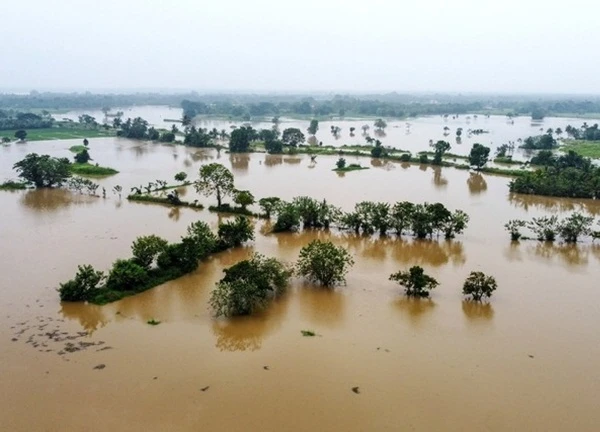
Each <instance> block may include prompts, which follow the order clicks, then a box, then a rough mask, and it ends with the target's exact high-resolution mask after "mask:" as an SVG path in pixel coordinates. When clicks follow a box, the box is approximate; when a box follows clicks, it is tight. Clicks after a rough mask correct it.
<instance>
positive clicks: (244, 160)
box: [229, 153, 250, 171]
mask: <svg viewBox="0 0 600 432" xmlns="http://www.w3.org/2000/svg"><path fill="white" fill-rule="evenodd" d="M229 162H231V169H232V170H237V171H247V170H248V166H249V164H250V155H249V154H247V153H230V154H229Z"/></svg>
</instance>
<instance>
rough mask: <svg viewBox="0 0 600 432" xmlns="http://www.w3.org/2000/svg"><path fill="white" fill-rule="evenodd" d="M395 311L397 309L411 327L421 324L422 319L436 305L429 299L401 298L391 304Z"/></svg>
mask: <svg viewBox="0 0 600 432" xmlns="http://www.w3.org/2000/svg"><path fill="white" fill-rule="evenodd" d="M392 305H393V306H394V308H395V309H398V310H399V311H400V312H401V313H402V316H403V317H406V318H407V319H408V322H409V323H410V324H411V325H413V326H418V325H420V324H421V322H422V320H423V318H424V317H426V316H427V315H429V314H430V313H431V312H432V311H433V309H434V308H435V306H436V304H435V302H434V301H433V300H431V299H430V298H418V297H416V298H415V297H407V296H402V297H400V298H399V299H397V300H394V301H393V302H392Z"/></svg>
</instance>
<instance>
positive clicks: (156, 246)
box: [131, 234, 169, 269]
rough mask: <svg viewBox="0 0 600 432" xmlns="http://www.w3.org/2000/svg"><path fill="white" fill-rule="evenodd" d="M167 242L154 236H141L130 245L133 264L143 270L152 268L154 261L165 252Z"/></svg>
mask: <svg viewBox="0 0 600 432" xmlns="http://www.w3.org/2000/svg"><path fill="white" fill-rule="evenodd" d="M168 244H169V242H167V241H166V240H165V239H163V238H160V237H158V236H156V235H153V234H152V235H147V236H141V237H138V238H137V239H135V241H134V242H133V244H132V245H131V251H132V253H133V257H134V259H135V262H136V263H137V264H139V265H141V266H142V267H144V268H145V269H149V268H150V267H152V264H153V263H154V260H155V259H156V258H157V257H158V256H159V255H160V254H161V253H162V252H163V251H164V250H165V248H166V247H167V245H168Z"/></svg>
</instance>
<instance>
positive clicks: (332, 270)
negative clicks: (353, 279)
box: [296, 240, 354, 287]
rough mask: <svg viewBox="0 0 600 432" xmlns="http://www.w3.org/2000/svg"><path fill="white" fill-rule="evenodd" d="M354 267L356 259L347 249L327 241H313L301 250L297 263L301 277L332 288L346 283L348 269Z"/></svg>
mask: <svg viewBox="0 0 600 432" xmlns="http://www.w3.org/2000/svg"><path fill="white" fill-rule="evenodd" d="M352 265H354V259H353V258H352V256H351V255H350V254H349V253H348V251H347V250H346V249H344V248H343V247H341V246H336V245H334V244H333V243H331V242H329V241H327V242H322V241H320V240H313V241H311V242H310V243H309V244H308V245H306V246H304V247H303V248H302V249H301V250H300V257H299V258H298V262H297V263H296V272H297V273H298V275H299V276H302V277H305V278H307V279H308V280H310V281H312V282H316V283H320V284H321V285H323V286H326V287H331V286H334V285H338V284H342V283H345V281H346V279H345V276H346V273H347V272H348V269H349V268H350V267H351V266H352Z"/></svg>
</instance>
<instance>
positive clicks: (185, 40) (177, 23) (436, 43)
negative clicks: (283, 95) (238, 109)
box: [0, 0, 600, 93]
mask: <svg viewBox="0 0 600 432" xmlns="http://www.w3.org/2000/svg"><path fill="white" fill-rule="evenodd" d="M599 12H600V3H599V2H598V1H597V0H596V1H594V0H587V1H586V0H571V1H568V2H565V1H560V2H559V1H554V0H502V1H494V2H491V1H487V0H452V1H448V0H413V1H410V2H408V1H402V0H395V1H394V0H368V1H353V0H347V1H334V0H303V1H298V0H296V1H285V0H279V1H271V0H245V1H242V0H238V1H233V0H212V1H205V0H101V1H96V0H77V1H75V0H28V1H23V0H20V1H16V0H14V1H13V0H0V16H2V17H3V19H2V24H1V26H0V35H1V38H0V88H2V89H3V90H7V89H11V90H15V89H20V90H30V89H37V90H91V91H93V90H100V89H105V90H112V89H132V90H133V89H181V90H199V91H207V90H208V91H210V90H214V91H217V90H228V91H241V90H246V91H250V90H254V91H358V92H363V91H394V90H395V91H399V92H401V91H451V92H457V91H462V92H528V93H531V92H542V93H549V92H550V93H570V92H575V93H600V56H599V55H598V48H599V47H600V26H599V25H598V16H599Z"/></svg>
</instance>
